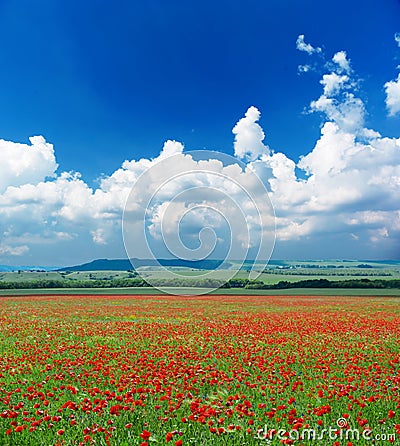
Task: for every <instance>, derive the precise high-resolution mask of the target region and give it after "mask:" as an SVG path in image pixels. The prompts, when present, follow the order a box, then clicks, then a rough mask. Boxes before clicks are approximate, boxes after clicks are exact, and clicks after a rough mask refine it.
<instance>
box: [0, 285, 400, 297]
mask: <svg viewBox="0 0 400 446" xmlns="http://www.w3.org/2000/svg"><path fill="white" fill-rule="evenodd" d="M163 288H164V289H165V290H166V291H167V290H168V294H179V295H184V294H187V295H193V294H196V292H199V293H208V291H209V289H207V288H195V287H190V288H189V287H188V288H183V287H180V288H172V287H163ZM56 294H57V295H65V296H67V295H82V296H96V295H104V294H107V295H116V294H121V295H126V296H140V295H149V294H160V295H162V294H166V292H162V291H159V290H157V289H156V288H152V287H137V288H107V289H104V288H49V289H22V290H18V289H16V290H0V297H1V296H38V295H48V296H49V295H56ZM208 294H215V295H224V294H226V295H230V296H235V295H236V296H257V295H259V296H394V297H400V289H368V288H366V289H359V288H337V289H332V288H290V289H286V290H257V289H256V290H251V289H246V288H222V289H218V290H215V291H212V292H211V293H208Z"/></svg>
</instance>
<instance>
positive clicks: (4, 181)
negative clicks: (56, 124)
mask: <svg viewBox="0 0 400 446" xmlns="http://www.w3.org/2000/svg"><path fill="white" fill-rule="evenodd" d="M29 141H30V143H31V144H30V145H28V144H20V143H15V142H11V141H5V140H3V139H1V140H0V193H1V192H3V191H4V190H5V189H6V188H7V186H9V185H13V186H19V185H22V184H38V183H39V182H40V181H42V180H44V179H45V178H46V177H52V176H54V173H55V171H56V169H57V163H56V159H55V156H54V149H53V146H52V145H51V144H49V143H47V142H46V141H45V139H44V138H43V137H42V136H32V137H31V138H29Z"/></svg>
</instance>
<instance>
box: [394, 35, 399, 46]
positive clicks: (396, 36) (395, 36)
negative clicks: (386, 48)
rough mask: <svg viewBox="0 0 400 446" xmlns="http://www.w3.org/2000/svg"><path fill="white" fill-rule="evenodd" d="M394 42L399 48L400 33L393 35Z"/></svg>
mask: <svg viewBox="0 0 400 446" xmlns="http://www.w3.org/2000/svg"><path fill="white" fill-rule="evenodd" d="M394 40H395V41H396V42H397V45H398V46H399V48H400V33H396V34H395V35H394Z"/></svg>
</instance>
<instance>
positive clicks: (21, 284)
mask: <svg viewBox="0 0 400 446" xmlns="http://www.w3.org/2000/svg"><path fill="white" fill-rule="evenodd" d="M152 284H153V285H154V286H164V287H201V288H245V289H255V290H282V289H290V288H379V289H382V288H387V289H388V288H400V279H388V280H387V279H349V280H328V279H307V280H299V281H295V282H289V281H286V280H282V281H280V282H278V283H274V284H266V283H264V282H262V281H251V280H248V279H231V280H229V281H228V282H226V283H225V282H224V281H222V280H216V279H173V280H165V279H160V280H159V281H157V282H155V281H154V279H152ZM148 286H149V284H148V283H147V282H146V281H145V280H143V279H140V278H134V279H128V278H126V279H109V280H29V281H18V282H11V281H10V282H7V281H0V289H3V290H10V289H40V288H129V287H133V288H136V287H148Z"/></svg>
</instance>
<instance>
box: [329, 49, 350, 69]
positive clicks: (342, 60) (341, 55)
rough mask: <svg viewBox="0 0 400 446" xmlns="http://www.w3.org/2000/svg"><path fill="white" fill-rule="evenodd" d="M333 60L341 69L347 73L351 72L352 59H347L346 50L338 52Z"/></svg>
mask: <svg viewBox="0 0 400 446" xmlns="http://www.w3.org/2000/svg"><path fill="white" fill-rule="evenodd" d="M332 60H333V61H334V62H335V63H336V64H337V65H338V66H339V69H340V71H344V72H346V73H349V72H350V61H349V60H348V59H347V54H346V52H345V51H339V52H337V53H336V54H335V55H334V56H333V58H332Z"/></svg>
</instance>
